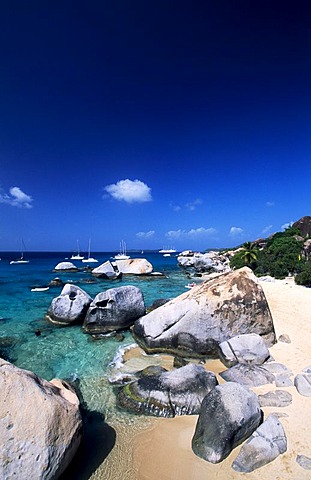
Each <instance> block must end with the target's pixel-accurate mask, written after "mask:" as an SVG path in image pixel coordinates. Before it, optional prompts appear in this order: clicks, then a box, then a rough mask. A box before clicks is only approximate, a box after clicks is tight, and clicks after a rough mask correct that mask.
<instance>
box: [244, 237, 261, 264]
mask: <svg viewBox="0 0 311 480" xmlns="http://www.w3.org/2000/svg"><path fill="white" fill-rule="evenodd" d="M241 258H242V260H243V261H244V262H245V263H246V265H249V266H251V265H252V264H253V263H254V262H255V261H256V260H257V249H256V245H255V244H254V243H252V242H245V243H244V250H243V252H242V257H241Z"/></svg>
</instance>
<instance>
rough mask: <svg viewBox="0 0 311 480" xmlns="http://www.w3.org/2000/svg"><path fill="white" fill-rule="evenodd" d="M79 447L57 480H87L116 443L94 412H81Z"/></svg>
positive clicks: (112, 430) (109, 430) (105, 425)
mask: <svg viewBox="0 0 311 480" xmlns="http://www.w3.org/2000/svg"><path fill="white" fill-rule="evenodd" d="M82 416H83V438H82V441H81V445H80V447H79V449H78V451H77V453H76V455H75V457H74V458H73V460H72V462H71V463H70V465H69V467H68V468H67V469H66V471H65V472H64V473H63V474H62V475H61V477H59V480H88V479H89V478H90V477H91V475H92V474H93V473H94V472H95V471H96V470H97V468H98V467H99V466H100V464H101V463H103V461H104V460H105V458H107V457H108V455H109V453H110V452H111V450H112V449H113V447H114V445H115V443H116V432H115V430H114V429H113V428H112V427H110V426H109V425H108V424H107V423H106V422H105V418H104V416H103V415H102V414H101V413H99V412H96V411H88V412H86V411H83V412H82Z"/></svg>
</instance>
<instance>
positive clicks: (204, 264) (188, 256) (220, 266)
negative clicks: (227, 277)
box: [177, 251, 230, 273]
mask: <svg viewBox="0 0 311 480" xmlns="http://www.w3.org/2000/svg"><path fill="white" fill-rule="evenodd" d="M177 263H178V265H179V266H180V267H183V268H185V269H190V270H194V271H195V272H198V273H206V272H214V271H216V272H228V271H229V270H230V257H229V255H228V254H220V253H219V252H214V251H210V252H207V253H198V252H196V253H193V252H191V251H190V252H189V253H188V252H182V253H181V254H179V255H178V257H177Z"/></svg>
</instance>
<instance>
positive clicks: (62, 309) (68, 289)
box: [46, 283, 92, 325]
mask: <svg viewBox="0 0 311 480" xmlns="http://www.w3.org/2000/svg"><path fill="white" fill-rule="evenodd" d="M91 301H92V298H91V297H90V296H89V295H88V294H87V293H86V292H85V291H84V290H82V289H81V288H79V287H77V286H76V285H72V284H70V283H66V285H65V286H64V288H63V289H62V291H61V294H60V295H59V296H58V297H56V298H53V300H52V302H51V305H50V307H49V309H48V311H47V314H46V318H47V319H48V320H49V321H50V322H52V323H56V324H59V325H71V324H76V323H82V322H83V320H84V317H85V315H86V312H87V309H88V307H89V305H90V303H91Z"/></svg>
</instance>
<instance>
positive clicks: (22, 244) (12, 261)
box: [10, 239, 29, 265]
mask: <svg viewBox="0 0 311 480" xmlns="http://www.w3.org/2000/svg"><path fill="white" fill-rule="evenodd" d="M24 250H25V244H24V242H23V239H22V240H21V256H20V258H18V259H16V260H11V261H10V265H15V264H23V263H29V260H25V258H24Z"/></svg>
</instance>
